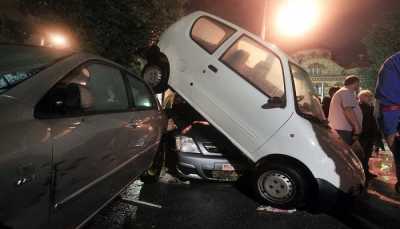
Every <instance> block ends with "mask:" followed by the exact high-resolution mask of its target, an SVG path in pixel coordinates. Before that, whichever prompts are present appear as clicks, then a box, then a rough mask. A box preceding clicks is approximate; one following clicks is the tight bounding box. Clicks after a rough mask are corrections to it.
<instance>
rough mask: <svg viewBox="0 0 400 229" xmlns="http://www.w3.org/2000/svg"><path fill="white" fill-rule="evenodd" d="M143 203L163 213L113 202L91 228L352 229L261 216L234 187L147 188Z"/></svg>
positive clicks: (299, 217) (305, 216)
mask: <svg viewBox="0 0 400 229" xmlns="http://www.w3.org/2000/svg"><path fill="white" fill-rule="evenodd" d="M139 183H140V182H137V183H136V188H141V191H140V193H141V194H140V195H139V196H135V195H130V194H128V195H127V196H126V197H127V198H137V197H138V198H139V199H140V200H143V201H149V202H151V203H156V204H160V205H161V206H162V208H161V209H157V208H152V207H147V206H138V207H137V206H130V205H128V204H125V203H121V202H119V201H114V202H113V203H112V204H111V205H110V206H109V207H108V208H107V209H105V210H104V211H102V212H101V213H100V215H98V216H96V218H95V219H94V220H93V221H92V222H91V223H90V224H89V225H88V226H87V229H88V228H90V229H94V228H96V229H102V228H115V229H117V228H130V229H136V228H137V229H139V228H140V229H142V228H146V229H147V228H160V229H161V228H163V229H168V228H198V229H201V228H208V229H212V228H218V229H220V228H238V229H240V228H243V229H244V228H246V229H247V228H254V229H256V228H266V226H268V228H282V229H285V228H309V229H312V228H316V229H317V228H321V226H323V228H326V229H330V228H332V229H333V228H335V229H339V228H343V229H345V228H349V227H347V226H346V225H345V224H343V223H342V222H340V221H339V220H337V219H335V218H334V217H331V216H329V215H326V214H315V215H313V214H310V213H307V212H302V211H300V212H296V213H293V214H272V213H266V212H257V211H256V208H257V207H258V206H259V204H257V203H256V202H255V201H254V200H253V199H251V198H250V197H248V196H247V195H246V194H243V193H242V192H241V191H239V189H237V188H236V187H235V186H233V185H232V184H218V183H194V184H190V185H187V184H167V183H156V184H143V185H142V186H140V185H138V184H139Z"/></svg>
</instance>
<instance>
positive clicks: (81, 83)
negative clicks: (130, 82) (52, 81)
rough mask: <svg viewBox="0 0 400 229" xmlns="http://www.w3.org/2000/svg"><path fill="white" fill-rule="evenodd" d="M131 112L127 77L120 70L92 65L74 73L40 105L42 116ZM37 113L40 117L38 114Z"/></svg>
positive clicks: (39, 111)
mask: <svg viewBox="0 0 400 229" xmlns="http://www.w3.org/2000/svg"><path fill="white" fill-rule="evenodd" d="M128 108H129V102H128V96H127V92H126V87H125V84H124V79H123V75H122V74H121V72H120V70H119V69H116V68H113V67H110V66H108V65H102V64H90V65H86V66H84V67H80V68H78V69H76V70H74V71H73V72H72V73H70V74H69V75H68V76H67V77H66V78H64V79H63V80H61V81H60V82H59V83H57V85H56V86H55V87H54V88H53V89H51V90H50V91H49V92H48V93H47V95H46V96H45V97H44V98H43V99H42V101H41V102H40V103H39V104H38V107H37V112H38V113H39V114H41V115H42V116H48V115H50V116H54V115H55V116H60V115H61V116H62V115H76V114H82V113H87V114H90V113H105V112H113V111H114V112H115V111H124V110H127V109H128ZM38 113H36V114H38Z"/></svg>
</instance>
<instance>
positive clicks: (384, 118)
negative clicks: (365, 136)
mask: <svg viewBox="0 0 400 229" xmlns="http://www.w3.org/2000/svg"><path fill="white" fill-rule="evenodd" d="M380 122H381V126H382V130H383V133H384V134H385V139H386V142H387V144H388V146H389V149H390V151H391V152H392V154H393V158H394V164H395V167H396V176H397V184H396V191H397V192H398V193H400V139H399V138H398V137H397V135H398V131H399V129H398V127H399V123H400V111H390V112H382V113H381V119H380Z"/></svg>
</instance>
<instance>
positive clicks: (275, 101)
mask: <svg viewBox="0 0 400 229" xmlns="http://www.w3.org/2000/svg"><path fill="white" fill-rule="evenodd" d="M285 104H286V103H285V100H284V99H283V98H281V97H271V98H270V99H269V100H268V102H267V103H265V104H264V105H262V106H261V108H263V109H273V108H282V107H284V106H285Z"/></svg>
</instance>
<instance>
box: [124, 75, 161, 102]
mask: <svg viewBox="0 0 400 229" xmlns="http://www.w3.org/2000/svg"><path fill="white" fill-rule="evenodd" d="M128 82H129V87H130V89H131V92H132V98H133V103H134V104H132V106H134V107H135V108H138V109H152V108H155V107H156V102H155V98H154V96H153V94H152V93H151V91H150V90H149V88H148V87H147V86H146V84H145V83H144V82H143V81H141V80H139V79H137V78H136V77H134V76H130V75H128Z"/></svg>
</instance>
